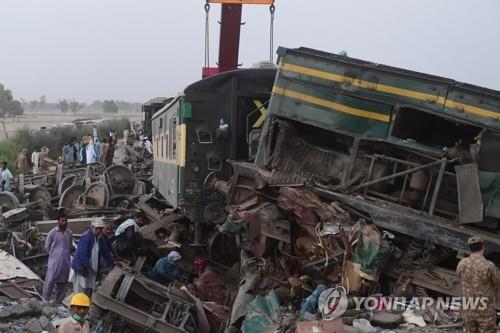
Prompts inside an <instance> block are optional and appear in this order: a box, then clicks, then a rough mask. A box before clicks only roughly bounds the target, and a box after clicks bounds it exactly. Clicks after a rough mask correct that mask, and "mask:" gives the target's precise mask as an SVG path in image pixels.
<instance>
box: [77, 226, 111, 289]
mask: <svg viewBox="0 0 500 333" xmlns="http://www.w3.org/2000/svg"><path fill="white" fill-rule="evenodd" d="M105 225H106V224H105V223H104V221H103V220H102V218H95V219H94V220H93V221H92V227H91V228H90V229H89V230H87V231H85V232H84V233H83V234H82V236H81V237H80V241H79V242H78V247H77V249H76V253H75V257H74V258H73V261H72V262H71V274H70V280H71V281H72V282H73V292H74V293H79V292H85V293H86V294H87V295H89V296H91V295H92V291H93V289H94V288H95V284H96V278H97V273H98V270H99V262H100V261H102V260H104V261H105V262H106V264H107V265H113V263H114V258H113V254H112V253H111V251H110V249H109V247H108V246H107V244H106V243H105V240H104V238H103V236H102V229H103V228H104V227H105Z"/></svg>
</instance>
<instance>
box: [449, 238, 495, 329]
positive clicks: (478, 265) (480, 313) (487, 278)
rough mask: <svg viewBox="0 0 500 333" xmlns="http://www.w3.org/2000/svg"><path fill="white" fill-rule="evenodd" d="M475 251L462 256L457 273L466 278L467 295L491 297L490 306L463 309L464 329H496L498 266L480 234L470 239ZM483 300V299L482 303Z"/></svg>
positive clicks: (465, 290)
mask: <svg viewBox="0 0 500 333" xmlns="http://www.w3.org/2000/svg"><path fill="white" fill-rule="evenodd" d="M467 244H468V245H469V249H470V251H471V254H470V256H469V257H467V258H464V259H462V260H461V261H460V262H459V263H458V266H457V273H458V276H459V277H460V280H461V281H462V289H463V296H464V297H465V298H469V297H471V298H475V297H487V306H486V309H465V308H464V309H463V317H464V332H466V333H475V332H486V333H490V332H491V333H494V332H496V299H495V298H496V297H495V295H496V287H497V268H496V266H495V264H494V263H492V262H491V261H489V260H487V259H486V258H485V257H484V244H483V241H482V240H481V238H480V237H478V236H473V237H471V238H469V240H468V241H467ZM480 306H481V303H479V307H480Z"/></svg>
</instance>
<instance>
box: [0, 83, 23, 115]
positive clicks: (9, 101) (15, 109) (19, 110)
mask: <svg viewBox="0 0 500 333" xmlns="http://www.w3.org/2000/svg"><path fill="white" fill-rule="evenodd" d="M23 113H24V109H23V107H22V105H21V102H19V101H18V100H15V99H14V97H13V96H12V92H11V91H10V90H9V89H5V87H4V86H3V85H2V84H0V117H5V116H12V117H15V116H19V115H22V114H23Z"/></svg>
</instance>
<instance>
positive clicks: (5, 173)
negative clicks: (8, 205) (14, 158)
mask: <svg viewBox="0 0 500 333" xmlns="http://www.w3.org/2000/svg"><path fill="white" fill-rule="evenodd" d="M12 178H14V177H13V176H12V173H11V172H10V170H9V169H7V162H2V169H1V171H0V179H1V182H0V185H1V190H2V192H10V181H11V180H12Z"/></svg>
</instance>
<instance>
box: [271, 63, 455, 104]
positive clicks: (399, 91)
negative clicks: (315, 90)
mask: <svg viewBox="0 0 500 333" xmlns="http://www.w3.org/2000/svg"><path fill="white" fill-rule="evenodd" d="M280 68H282V69H283V70H286V71H289V72H294V73H298V74H305V75H308V76H313V77H317V78H320V79H325V80H328V81H335V82H340V83H348V84H351V85H353V86H356V87H359V88H364V89H373V90H377V91H380V92H383V93H387V94H392V95H398V96H404V97H410V98H414V99H418V100H423V101H430V102H435V103H437V104H441V105H443V104H444V103H445V101H446V98H445V97H441V96H437V95H432V94H427V93H423V92H419V91H415V90H409V89H403V88H397V87H393V86H388V85H385V84H380V83H375V82H370V81H364V80H356V79H353V78H351V77H348V76H345V75H339V74H334V73H329V72H324V71H320V70H317V69H313V68H309V67H304V66H297V65H292V64H287V63H281V64H280Z"/></svg>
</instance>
